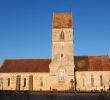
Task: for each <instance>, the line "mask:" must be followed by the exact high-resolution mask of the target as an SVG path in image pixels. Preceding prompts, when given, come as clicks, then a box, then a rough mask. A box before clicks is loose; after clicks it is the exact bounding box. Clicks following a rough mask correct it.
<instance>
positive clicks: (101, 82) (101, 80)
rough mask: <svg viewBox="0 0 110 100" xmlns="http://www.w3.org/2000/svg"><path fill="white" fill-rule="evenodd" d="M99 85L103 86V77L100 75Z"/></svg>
mask: <svg viewBox="0 0 110 100" xmlns="http://www.w3.org/2000/svg"><path fill="white" fill-rule="evenodd" d="M100 86H103V79H102V75H100Z"/></svg>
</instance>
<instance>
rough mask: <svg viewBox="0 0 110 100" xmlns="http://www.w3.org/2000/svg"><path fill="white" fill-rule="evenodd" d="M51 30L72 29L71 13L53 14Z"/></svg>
mask: <svg viewBox="0 0 110 100" xmlns="http://www.w3.org/2000/svg"><path fill="white" fill-rule="evenodd" d="M53 28H72V13H54V14H53Z"/></svg>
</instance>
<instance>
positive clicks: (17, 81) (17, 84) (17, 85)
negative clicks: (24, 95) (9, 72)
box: [16, 75, 21, 91]
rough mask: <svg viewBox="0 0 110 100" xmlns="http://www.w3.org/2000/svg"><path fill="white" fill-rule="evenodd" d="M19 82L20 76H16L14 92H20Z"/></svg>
mask: <svg viewBox="0 0 110 100" xmlns="http://www.w3.org/2000/svg"><path fill="white" fill-rule="evenodd" d="M20 81H21V76H20V75H18V76H17V77H16V90H17V91H19V90H20Z"/></svg>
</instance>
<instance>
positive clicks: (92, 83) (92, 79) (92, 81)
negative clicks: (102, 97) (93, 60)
mask: <svg viewBox="0 0 110 100" xmlns="http://www.w3.org/2000/svg"><path fill="white" fill-rule="evenodd" d="M91 86H92V87H93V86H94V77H93V75H91Z"/></svg>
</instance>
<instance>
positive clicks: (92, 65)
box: [0, 56, 110, 72]
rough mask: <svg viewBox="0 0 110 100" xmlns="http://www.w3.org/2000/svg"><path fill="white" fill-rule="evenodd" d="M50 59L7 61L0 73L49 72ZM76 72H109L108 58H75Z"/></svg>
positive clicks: (109, 61)
mask: <svg viewBox="0 0 110 100" xmlns="http://www.w3.org/2000/svg"><path fill="white" fill-rule="evenodd" d="M50 62H51V60H50V59H7V60H5V61H4V63H3V65H2V66H1V68H0V72H49V64H50ZM75 69H76V71H110V58H109V56H75Z"/></svg>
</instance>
